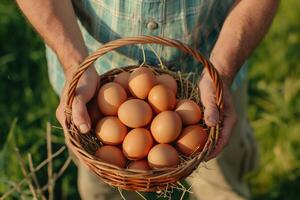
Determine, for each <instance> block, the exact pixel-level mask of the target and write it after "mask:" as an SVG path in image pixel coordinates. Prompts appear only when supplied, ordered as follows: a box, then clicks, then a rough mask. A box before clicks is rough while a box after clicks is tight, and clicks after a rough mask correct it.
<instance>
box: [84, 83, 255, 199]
mask: <svg viewBox="0 0 300 200" xmlns="http://www.w3.org/2000/svg"><path fill="white" fill-rule="evenodd" d="M232 95H233V100H234V105H235V108H236V111H237V114H238V122H237V124H236V126H235V128H234V130H233V133H232V137H231V140H230V142H229V144H228V146H227V147H226V148H225V149H224V151H223V152H222V153H221V155H219V156H218V157H217V158H216V159H213V160H210V161H209V162H207V163H206V167H199V168H198V169H197V170H196V171H195V172H194V173H193V174H192V175H191V176H190V177H188V178H187V181H188V182H189V184H191V185H192V189H193V194H192V198H193V199H200V200H242V199H249V198H250V192H249V188H248V186H247V184H246V183H245V182H244V180H243V177H244V175H245V174H246V173H247V172H249V171H251V170H253V169H255V167H256V166H257V164H258V152H257V146H256V143H255V141H254V138H253V132H252V129H251V127H250V125H249V122H248V119H247V112H246V107H247V84H246V83H244V84H243V86H241V87H240V88H239V89H237V90H236V91H234V92H233V93H232ZM78 189H79V193H80V195H81V198H82V199H83V200H95V199H98V200H99V199H101V200H114V199H121V196H120V194H119V192H118V190H117V189H115V188H113V187H110V186H109V185H107V184H105V183H104V182H102V181H101V180H99V179H98V178H97V177H96V175H94V174H93V173H92V172H90V171H89V170H88V169H87V168H86V167H85V166H83V165H81V164H79V166H78ZM122 193H123V195H124V197H125V198H126V199H128V200H134V199H141V197H140V196H139V195H138V194H137V193H135V192H128V191H123V192H122Z"/></svg>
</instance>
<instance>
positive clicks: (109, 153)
mask: <svg viewBox="0 0 300 200" xmlns="http://www.w3.org/2000/svg"><path fill="white" fill-rule="evenodd" d="M95 156H96V157H97V158H99V159H100V160H101V161H103V162H106V163H108V164H112V165H116V166H118V167H121V168H124V167H125V165H126V158H125V156H124V155H123V153H122V151H121V149H119V148H118V147H115V146H102V147H100V148H99V149H98V150H97V151H96V153H95Z"/></svg>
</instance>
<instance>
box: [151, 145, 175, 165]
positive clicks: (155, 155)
mask: <svg viewBox="0 0 300 200" xmlns="http://www.w3.org/2000/svg"><path fill="white" fill-rule="evenodd" d="M148 163H149V166H150V167H151V168H153V169H155V168H166V167H176V166H177V165H178V163H179V155H178V153H177V151H176V149H175V148H174V147H173V146H171V145H170V144H157V145H155V146H154V147H153V148H152V149H151V150H150V152H149V154H148Z"/></svg>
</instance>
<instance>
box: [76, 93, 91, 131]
mask: <svg viewBox="0 0 300 200" xmlns="http://www.w3.org/2000/svg"><path fill="white" fill-rule="evenodd" d="M72 116H73V121H74V124H75V125H76V126H77V127H78V128H79V130H80V132H81V133H87V132H89V131H90V129H91V119H90V117H89V114H88V111H87V108H86V101H84V100H83V99H82V98H81V96H79V95H76V96H75V98H74V100H73V103H72Z"/></svg>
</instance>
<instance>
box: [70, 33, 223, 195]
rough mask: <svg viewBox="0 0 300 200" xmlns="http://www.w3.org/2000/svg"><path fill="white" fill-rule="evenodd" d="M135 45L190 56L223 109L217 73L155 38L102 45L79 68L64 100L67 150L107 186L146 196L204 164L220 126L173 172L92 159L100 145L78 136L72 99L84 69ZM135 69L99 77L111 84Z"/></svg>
mask: <svg viewBox="0 0 300 200" xmlns="http://www.w3.org/2000/svg"><path fill="white" fill-rule="evenodd" d="M135 44H161V45H166V46H170V47H175V48H177V49H179V50H181V51H182V52H184V53H186V54H190V55H192V56H193V57H194V58H195V59H196V60H197V61H198V62H200V63H202V64H203V66H204V67H205V68H206V69H207V72H208V73H209V75H210V77H211V79H212V81H213V83H214V85H215V89H216V102H217V107H218V108H219V110H221V108H222V106H223V91H222V82H221V80H220V77H219V75H218V72H217V70H216V69H215V68H214V67H213V65H212V64H211V63H210V62H209V61H208V60H207V59H205V58H204V57H203V56H202V55H201V54H200V53H199V52H198V51H196V50H194V49H192V48H191V47H189V46H188V45H186V44H183V43H181V42H179V41H176V40H171V39H167V38H161V37H157V36H137V37H130V38H123V39H118V40H114V41H111V42H109V43H107V44H105V45H103V46H102V47H101V48H99V49H98V50H97V51H95V52H94V53H93V54H91V55H90V56H88V57H87V58H86V59H85V60H84V61H83V62H82V64H81V65H80V66H79V67H78V69H77V71H76V73H75V74H74V75H73V78H72V80H71V82H70V83H69V85H68V91H67V96H66V104H65V115H66V121H65V124H66V127H67V128H68V131H67V132H65V137H66V142H67V145H68V147H69V148H70V149H71V150H72V152H73V153H74V154H75V156H76V157H77V158H78V159H79V161H80V162H82V163H84V164H85V165H86V166H87V167H88V168H89V169H90V170H91V171H93V172H94V173H95V174H97V175H98V176H99V177H100V178H101V179H102V180H103V181H105V182H106V183H108V184H110V185H113V186H116V187H120V188H121V189H125V190H135V191H147V192H149V191H161V190H165V189H166V188H168V186H169V185H170V184H174V183H176V182H177V181H179V180H181V179H184V178H186V177H187V176H189V175H190V174H191V173H192V172H193V171H194V170H195V169H196V168H197V167H198V166H199V164H200V163H201V162H202V161H204V160H205V158H206V157H207V156H208V155H209V154H210V152H211V151H212V150H213V149H214V147H215V145H216V143H217V141H218V136H219V126H220V125H217V126H216V127H208V131H209V139H208V141H207V143H206V144H205V147H204V149H203V150H202V151H201V152H200V153H197V154H195V155H192V156H190V157H189V158H185V159H184V161H181V163H180V165H178V166H177V167H176V168H165V169H154V170H149V171H140V170H129V169H123V168H119V167H117V166H114V165H110V164H107V163H105V162H102V161H100V160H99V159H97V158H96V157H95V156H93V153H94V152H95V151H96V149H97V148H98V147H99V145H101V144H100V143H99V141H97V138H95V137H94V136H93V134H81V133H80V131H79V130H78V129H77V127H76V126H75V125H74V123H73V121H72V112H71V111H72V102H73V100H74V97H75V92H76V87H77V84H78V81H79V79H80V77H81V76H82V74H83V73H84V72H85V70H87V68H88V67H89V66H90V65H91V64H93V63H94V62H95V61H96V60H97V59H98V58H100V57H101V56H103V55H104V54H106V53H108V52H110V51H113V50H115V49H117V48H120V47H123V46H126V45H135ZM134 68H135V67H134V66H130V67H124V68H123V67H122V68H121V69H118V68H116V69H113V70H111V71H109V72H107V73H105V74H102V75H101V83H106V82H110V81H112V79H113V77H114V76H115V75H116V74H118V73H120V72H122V71H132V70H133V69H134ZM153 70H154V72H155V73H156V74H162V73H168V74H170V75H172V76H173V77H174V78H175V79H177V80H178V74H176V73H173V72H170V71H167V70H164V69H160V68H153ZM178 84H185V85H187V88H186V89H185V88H184V89H185V90H187V93H191V92H192V91H193V88H194V87H193V85H192V84H190V82H189V81H188V80H185V79H182V82H181V83H178ZM179 88H180V87H179ZM197 91H198V90H197ZM180 93H181V92H178V94H180ZM197 94H198V92H197ZM179 98H180V96H179ZM198 103H200V102H198Z"/></svg>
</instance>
